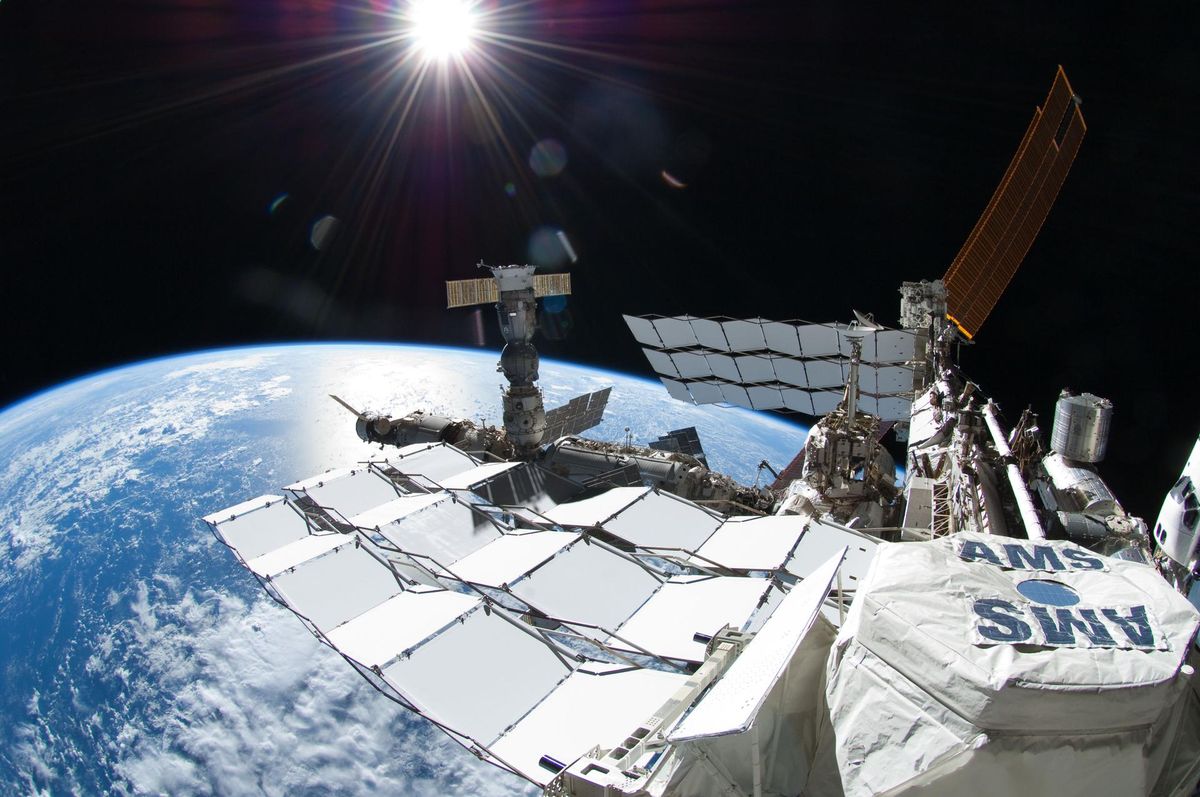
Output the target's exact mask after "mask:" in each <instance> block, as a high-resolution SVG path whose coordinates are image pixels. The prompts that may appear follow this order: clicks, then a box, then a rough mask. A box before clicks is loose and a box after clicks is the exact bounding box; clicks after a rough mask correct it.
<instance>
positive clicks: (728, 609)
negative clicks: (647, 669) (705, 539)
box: [611, 576, 771, 661]
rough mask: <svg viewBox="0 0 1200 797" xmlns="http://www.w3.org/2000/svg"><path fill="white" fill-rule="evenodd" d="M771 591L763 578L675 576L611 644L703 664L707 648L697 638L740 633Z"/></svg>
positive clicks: (627, 622) (639, 611) (626, 623)
mask: <svg viewBox="0 0 1200 797" xmlns="http://www.w3.org/2000/svg"><path fill="white" fill-rule="evenodd" d="M770 589H771V581H770V580H769V579H765V578H737V577H722V576H676V577H674V578H672V579H671V580H670V581H669V582H667V583H666V584H664V585H663V586H662V588H661V589H659V590H658V592H656V593H654V595H652V596H651V597H650V598H649V600H647V601H646V602H645V604H644V605H642V606H641V608H639V609H638V610H637V612H636V613H635V614H634V615H633V616H632V617H630V618H629V620H628V621H626V622H625V624H624V625H622V626H621V627H620V628H618V629H617V637H619V638H614V639H613V640H611V644H612V645H613V646H614V647H617V648H621V647H625V645H624V644H622V643H628V644H633V645H636V646H637V647H640V648H644V649H645V650H649V651H650V652H651V653H656V654H658V655H659V656H663V657H665V658H670V659H683V660H687V661H703V660H704V649H705V643H703V642H697V641H696V639H695V638H694V637H695V634H697V633H699V634H704V635H706V636H712V635H714V634H715V633H716V632H717V631H719V630H720V629H721V628H722V627H723V626H725V625H729V626H732V627H733V628H737V629H740V628H742V626H743V625H744V624H745V623H746V622H747V621H748V620H749V619H750V616H751V615H752V614H753V613H754V610H755V609H756V608H757V607H758V605H759V603H760V602H761V601H762V600H763V598H764V596H765V595H766V593H767V591H768V590H770ZM635 649H636V648H635Z"/></svg>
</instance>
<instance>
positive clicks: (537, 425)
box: [504, 385, 546, 454]
mask: <svg viewBox="0 0 1200 797" xmlns="http://www.w3.org/2000/svg"><path fill="white" fill-rule="evenodd" d="M504 431H505V434H506V436H507V437H508V439H509V440H510V441H511V442H512V444H513V445H514V446H516V447H517V449H518V450H519V451H520V452H521V453H526V454H527V453H528V452H529V451H530V450H531V449H533V448H536V447H537V445H538V444H539V443H541V442H542V435H543V434H545V432H546V410H545V408H544V407H543V406H542V391H540V390H538V389H537V388H536V387H534V386H532V385H524V386H521V385H511V386H509V388H508V390H506V391H505V393H504Z"/></svg>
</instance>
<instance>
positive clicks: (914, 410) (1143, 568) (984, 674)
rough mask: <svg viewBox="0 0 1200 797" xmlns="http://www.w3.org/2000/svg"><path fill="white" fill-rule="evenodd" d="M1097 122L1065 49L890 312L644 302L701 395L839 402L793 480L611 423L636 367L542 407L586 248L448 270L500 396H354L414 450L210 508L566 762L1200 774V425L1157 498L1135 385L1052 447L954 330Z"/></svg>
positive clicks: (1055, 789)
mask: <svg viewBox="0 0 1200 797" xmlns="http://www.w3.org/2000/svg"><path fill="white" fill-rule="evenodd" d="M1085 129H1086V128H1085V125H1084V121H1083V116H1082V114H1081V112H1080V107H1079V102H1078V99H1077V98H1076V96H1075V95H1074V93H1073V92H1072V90H1071V88H1070V85H1069V83H1068V82H1067V79H1066V76H1065V74H1064V73H1063V72H1062V70H1061V69H1059V71H1058V73H1057V74H1056V76H1055V79H1054V83H1053V85H1052V87H1051V90H1050V94H1049V96H1048V97H1047V99H1046V101H1045V103H1044V104H1043V105H1042V106H1041V107H1040V108H1038V109H1037V110H1036V112H1035V114H1034V118H1033V121H1032V122H1031V123H1030V125H1029V128H1028V130H1027V131H1026V133H1025V136H1024V138H1023V139H1022V141H1021V144H1020V146H1019V148H1018V150H1017V153H1016V155H1015V156H1014V158H1013V160H1012V162H1011V164H1010V165H1009V167H1008V169H1007V171H1006V172H1005V174H1004V176H1003V178H1002V180H1001V182H1000V185H999V187H998V188H997V189H996V192H995V194H994V195H993V197H992V199H991V201H990V202H989V203H988V205H987V208H986V209H985V210H984V213H983V215H982V216H981V218H980V220H979V222H978V224H977V225H976V226H975V228H974V229H973V230H972V231H971V233H970V235H969V236H968V238H967V241H966V243H965V244H964V246H963V248H962V251H961V252H960V253H959V255H958V256H957V257H956V258H955V260H954V262H953V263H952V264H951V266H950V268H949V270H948V271H947V272H946V274H945V275H944V277H943V278H942V279H940V280H936V281H929V282H906V283H904V284H903V285H902V286H901V290H900V294H901V309H900V320H899V324H898V326H896V327H894V328H892V327H887V326H885V325H883V324H880V323H877V322H876V321H874V319H872V318H870V317H867V316H862V315H858V314H856V317H855V320H854V321H852V322H850V323H809V322H804V321H771V320H766V319H761V318H751V319H732V318H698V317H692V316H687V315H675V316H642V317H635V316H626V317H625V320H626V322H627V324H628V326H629V329H630V331H631V332H632V334H633V337H634V338H635V339H636V340H637V342H638V343H639V344H640V345H641V346H642V347H643V350H644V351H645V354H646V357H647V359H648V361H649V363H650V365H651V367H652V368H653V369H654V371H655V372H657V374H658V375H659V376H660V378H661V379H662V382H663V385H664V386H665V388H666V390H667V392H668V393H669V394H670V395H671V396H673V397H674V398H676V399H679V400H683V401H690V402H697V403H721V404H731V405H738V406H742V407H749V408H752V409H758V410H777V411H792V412H798V413H802V414H805V415H810V416H815V417H817V418H819V420H818V421H817V422H816V423H815V425H814V426H813V428H812V431H811V432H810V434H809V436H808V438H807V440H806V441H805V443H804V446H803V447H802V449H801V450H800V452H799V453H798V454H797V455H796V457H795V458H794V460H793V461H792V462H791V463H790V464H788V465H787V466H786V467H785V468H783V469H782V470H780V471H779V472H778V473H776V474H775V475H776V477H777V478H776V479H775V481H774V483H773V484H771V485H770V486H768V487H747V486H745V485H741V484H738V483H737V482H735V481H734V480H733V479H731V478H729V477H728V476H725V475H723V474H720V473H717V472H715V471H713V470H711V469H710V468H709V467H708V466H707V462H706V460H705V458H704V454H703V448H702V445H701V441H700V440H699V439H698V438H697V436H696V435H695V432H694V430H686V429H684V430H675V431H672V432H670V433H668V434H666V435H664V436H663V437H662V438H660V439H659V440H657V441H655V442H654V443H652V444H651V445H650V446H635V445H632V444H630V442H629V441H625V442H624V443H623V444H616V443H606V442H601V441H595V440H589V439H587V438H585V437H583V436H582V433H583V432H585V431H587V430H588V429H589V428H591V427H593V426H594V425H596V424H597V423H598V422H599V421H600V419H601V417H602V415H603V412H604V408H605V405H606V402H607V399H608V391H607V390H604V391H599V392H597V393H592V394H588V395H584V396H580V397H578V398H576V399H573V400H572V401H571V402H569V403H568V404H567V405H565V406H563V407H559V408H557V409H552V410H550V411H548V412H547V411H546V410H545V408H544V406H543V403H542V394H541V391H540V390H539V389H538V387H537V385H536V382H537V378H538V356H537V351H536V349H535V348H534V345H533V342H532V340H533V335H534V332H535V329H536V326H537V300H538V298H539V297H542V296H549V295H555V294H564V293H569V292H570V289H571V286H570V278H569V276H568V275H566V274H538V273H535V269H534V267H532V266H499V267H491V268H489V269H488V270H489V272H490V276H485V277H483V278H480V279H472V280H460V281H456V282H451V283H449V284H448V286H447V293H448V304H449V305H450V306H451V307H460V306H468V305H475V304H494V305H495V307H496V310H497V314H498V317H499V322H500V328H501V332H502V333H503V336H504V340H505V346H504V350H503V352H502V353H501V357H500V363H499V367H498V370H499V371H501V372H502V373H503V374H504V377H505V379H506V380H507V382H508V385H507V387H506V388H505V390H504V393H503V406H504V425H503V428H496V427H488V426H484V425H479V424H476V423H474V422H472V421H469V420H463V419H454V418H446V417H440V416H437V415H432V414H428V413H425V412H413V413H411V414H409V415H406V416H403V417H392V416H389V415H385V414H378V413H371V412H364V411H360V410H357V409H354V408H353V406H352V405H351V404H350V403H348V402H346V401H343V400H342V399H338V401H339V402H341V403H342V404H343V405H344V406H346V407H347V409H349V410H350V411H351V412H353V413H354V415H355V416H356V419H357V431H358V435H359V436H360V437H361V438H362V439H364V440H368V441H372V442H377V443H381V444H383V446H384V447H385V451H386V452H387V453H384V454H382V455H381V456H380V458H379V459H375V460H372V461H369V462H362V463H357V464H354V465H352V466H350V467H347V468H343V469H340V470H332V471H328V472H326V473H323V474H320V475H317V476H315V477H313V478H311V479H307V480H305V481H301V482H297V483H295V484H292V485H289V486H287V487H285V488H283V490H282V491H281V492H280V493H279V494H275V495H265V496H261V497H258V498H255V499H252V500H250V501H247V502H245V503H242V504H239V505H237V506H234V507H231V508H229V509H226V510H223V511H220V512H215V513H213V514H211V515H209V516H208V517H207V518H205V520H206V521H207V522H208V523H209V525H210V526H211V528H212V530H213V532H214V533H215V535H216V536H217V538H218V539H220V540H221V541H222V542H224V543H225V544H226V545H227V546H228V547H229V548H230V549H231V550H232V551H233V552H234V555H235V556H236V557H237V559H238V561H239V562H240V563H241V564H243V565H244V566H245V567H246V568H247V569H248V570H249V571H250V572H251V573H252V574H253V575H254V576H255V578H257V579H258V580H259V582H260V583H261V584H262V586H263V588H264V589H265V590H266V591H267V592H268V594H270V595H271V596H272V597H273V598H274V599H276V600H277V601H279V602H280V603H281V604H283V605H284V606H286V607H287V608H288V609H290V610H291V611H293V612H294V613H295V614H296V615H297V617H299V618H300V620H301V622H302V623H303V624H304V625H305V626H306V627H307V628H308V629H309V631H311V632H312V633H313V634H315V635H316V636H317V638H318V639H320V640H321V641H322V642H324V643H325V644H327V645H328V646H330V647H331V648H333V649H334V650H335V651H337V652H338V653H339V654H341V655H342V656H343V657H344V658H345V660H346V661H347V662H348V663H349V665H350V666H352V667H353V668H354V669H355V670H357V671H358V672H359V673H360V674H361V675H362V676H363V677H364V678H366V679H367V680H368V681H369V682H370V683H371V684H372V685H373V686H375V687H376V688H377V689H378V690H379V691H380V692H381V693H383V694H384V695H386V696H387V697H389V698H390V699H392V700H393V701H395V702H396V703H398V704H400V705H401V706H403V707H405V708H406V709H408V710H410V711H413V712H415V713H417V714H419V715H421V716H422V717H424V718H425V719H427V720H428V721H430V722H432V723H433V724H435V725H436V726H437V727H438V728H440V729H441V730H442V731H444V732H445V733H446V734H448V735H449V736H450V737H451V738H453V739H454V740H456V741H457V742H459V743H460V744H461V745H462V746H463V747H465V748H466V749H467V750H469V751H470V752H472V753H473V754H475V755H476V756H478V757H479V758H481V759H482V760H484V761H487V762H490V763H492V764H494V765H496V766H497V767H499V768H501V769H504V770H506V771H508V772H510V773H512V774H513V775H515V776H517V777H520V778H524V779H525V780H527V781H530V782H532V783H534V784H537V785H538V786H540V787H542V788H543V789H544V790H545V793H546V794H548V795H562V796H565V795H574V796H575V797H600V796H601V795H604V796H605V797H614V796H615V795H656V796H657V795H679V796H680V797H701V796H703V795H745V796H746V797H750V796H751V795H753V797H761V796H762V795H800V794H803V795H841V794H845V795H875V794H889V795H890V794H901V793H907V792H915V791H921V793H923V794H933V795H943V794H944V795H958V794H962V793H966V792H967V791H968V790H969V791H970V792H971V793H973V794H982V795H991V794H995V795H1007V794H1012V793H1014V792H1016V791H1017V790H1021V791H1024V792H1026V793H1031V794H1050V793H1063V794H1077V793H1092V794H1163V795H1168V794H1184V795H1186V794H1191V793H1192V790H1193V789H1194V788H1195V787H1196V784H1197V781H1198V780H1200V679H1198V678H1197V676H1196V667H1197V665H1198V664H1200V649H1198V648H1197V645H1196V634H1197V629H1198V627H1200V612H1198V611H1197V605H1196V604H1200V596H1198V593H1200V588H1197V586H1196V584H1197V580H1198V574H1197V561H1196V555H1197V538H1198V535H1197V532H1196V529H1197V523H1198V522H1200V517H1198V516H1200V505H1198V504H1197V497H1196V488H1195V482H1196V480H1197V479H1200V443H1198V447H1197V449H1196V451H1195V452H1193V454H1192V457H1191V459H1190V460H1189V461H1188V463H1187V466H1186V467H1185V471H1184V474H1183V476H1182V477H1181V478H1180V480H1179V482H1178V483H1177V484H1176V485H1175V487H1174V488H1173V489H1172V490H1171V492H1170V494H1169V495H1168V497H1167V499H1166V501H1165V502H1164V505H1163V509H1162V513H1161V514H1160V517H1159V518H1158V521H1157V523H1156V525H1155V528H1154V530H1153V532H1149V531H1148V530H1147V527H1146V524H1145V522H1144V521H1142V520H1141V519H1140V518H1137V517H1134V516H1132V515H1130V514H1129V513H1127V512H1126V511H1125V509H1124V508H1123V507H1122V505H1121V504H1120V502H1119V501H1118V500H1117V499H1116V497H1115V496H1114V495H1113V494H1112V491H1111V490H1110V489H1109V488H1108V486H1107V485H1106V484H1105V482H1104V480H1103V479H1102V477H1101V475H1100V473H1099V468H1098V466H1099V464H1100V463H1101V462H1102V461H1103V459H1104V457H1105V454H1106V448H1107V440H1108V436H1107V435H1108V427H1109V424H1110V421H1111V417H1112V406H1111V404H1110V403H1109V402H1108V401H1106V400H1105V399H1103V398H1100V397H1097V396H1093V395H1090V394H1086V393H1085V394H1082V395H1074V394H1071V393H1068V392H1064V393H1063V394H1062V395H1061V396H1060V397H1059V400H1058V404H1057V410H1056V413H1055V417H1054V422H1053V427H1052V430H1051V434H1050V439H1049V445H1048V447H1047V445H1046V442H1045V441H1044V438H1043V435H1042V433H1041V432H1040V430H1039V425H1038V421H1037V419H1036V418H1035V417H1034V416H1033V414H1032V413H1031V412H1029V411H1026V412H1025V413H1023V414H1022V415H1021V416H1020V417H1019V419H1018V420H1017V421H1016V423H1015V425H1013V426H1012V428H1006V427H1005V425H1004V422H1003V420H1002V418H1001V415H1000V413H999V411H998V409H997V407H996V405H995V403H994V402H992V401H991V400H990V399H988V398H987V396H986V395H985V393H984V392H983V390H982V389H981V388H980V387H979V386H977V385H976V384H975V383H974V382H972V381H970V380H969V379H968V378H967V377H966V376H965V375H964V374H963V373H962V372H961V371H960V370H959V368H958V364H957V360H956V350H957V346H958V344H959V343H961V342H962V341H963V340H969V339H971V338H974V337H975V336H976V334H977V333H978V332H979V330H980V328H981V326H982V325H983V323H984V321H985V320H986V318H987V317H988V314H989V313H990V312H991V310H992V308H993V307H994V306H995V304H996V302H997V301H998V300H999V298H1000V296H1001V294H1002V292H1003V291H1004V289H1005V287H1006V285H1007V283H1008V281H1009V280H1010V279H1011V277H1012V275H1013V273H1014V272H1015V271H1016V268H1017V266H1018V265H1019V264H1020V261H1021V260H1022V258H1023V257H1024V255H1025V253H1026V251H1027V250H1028V249H1029V247H1030V245H1031V244H1032V242H1033V239H1034V237H1035V236H1036V234H1037V232H1038V230H1039V228H1040V227H1041V225H1042V223H1043V221H1044V220H1045V218H1046V216H1047V214H1048V212H1049V209H1050V206H1051V204H1052V203H1053V200H1054V198H1055V196H1056V195H1057V193H1058V190H1059V188H1060V186H1061V185H1062V183H1063V180H1064V179H1065V177H1066V174H1067V171H1068V170H1069V168H1070V166H1071V162H1072V161H1073V159H1074V157H1075V154H1076V152H1077V150H1078V149H1079V146H1080V143H1081V141H1082V139H1083V136H1084V132H1085ZM481 265H482V264H481ZM888 434H892V435H894V437H895V440H896V441H897V443H898V444H901V443H902V444H904V446H905V451H906V455H905V463H904V464H905V466H906V478H905V480H904V483H903V484H902V485H897V483H896V479H895V463H894V461H893V457H892V454H891V453H889V450H888V448H887V447H886V446H885V445H884V443H883V441H884V438H885V436H886V435H888ZM388 447H390V448H388ZM1189 593H1190V595H1191V598H1192V600H1191V601H1190V602H1189V600H1188V598H1187V597H1185V596H1186V595H1188V594H1189Z"/></svg>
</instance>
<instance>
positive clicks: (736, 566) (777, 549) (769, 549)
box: [690, 515, 808, 571]
mask: <svg viewBox="0 0 1200 797" xmlns="http://www.w3.org/2000/svg"><path fill="white" fill-rule="evenodd" d="M807 526H808V519H807V518H804V517H801V516H799V515H769V516H766V517H731V518H727V519H726V520H725V522H724V523H722V524H721V527H720V528H719V529H717V530H716V531H715V532H714V533H713V535H712V536H711V537H709V538H708V540H707V541H706V542H705V543H704V544H703V545H702V546H700V549H699V550H698V551H696V554H697V555H696V557H694V558H693V559H692V560H690V561H692V562H694V563H695V564H699V565H702V566H708V563H716V564H719V565H721V566H722V567H725V568H728V569H730V570H745V571H750V570H760V571H770V570H778V569H780V568H782V567H783V564H784V562H786V561H787V559H788V557H789V556H791V553H792V551H793V550H794V549H795V547H796V543H797V542H798V541H799V540H800V535H801V534H803V533H804V530H805V528H806V527H807Z"/></svg>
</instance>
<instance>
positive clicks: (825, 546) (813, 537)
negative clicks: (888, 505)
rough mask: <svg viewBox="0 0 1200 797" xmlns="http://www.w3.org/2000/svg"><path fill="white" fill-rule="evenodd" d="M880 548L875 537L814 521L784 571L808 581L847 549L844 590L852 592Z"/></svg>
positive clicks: (843, 572)
mask: <svg viewBox="0 0 1200 797" xmlns="http://www.w3.org/2000/svg"><path fill="white" fill-rule="evenodd" d="M882 544H885V543H881V542H880V541H879V540H878V539H876V538H875V537H868V536H867V535H865V534H862V533H860V532H857V531H853V530H851V529H848V528H846V527H845V526H840V525H838V524H836V523H830V522H828V521H824V520H813V521H811V522H810V523H809V526H808V528H807V529H806V530H805V532H804V534H803V535H802V536H801V537H800V542H799V543H798V544H797V545H796V549H795V550H794V551H793V552H792V557H791V559H789V560H788V562H787V564H786V565H785V567H784V569H785V570H787V572H789V573H791V574H792V575H794V576H796V577H797V578H808V577H810V576H811V575H812V574H813V573H814V572H816V571H817V570H818V569H819V567H820V565H821V563H822V562H824V561H826V560H827V559H829V557H830V556H832V555H834V553H836V552H837V551H840V550H842V549H843V548H845V549H846V556H845V561H844V562H843V564H842V575H843V577H844V579H845V588H846V589H853V588H854V585H855V584H857V582H859V581H861V580H862V579H863V578H864V577H865V576H866V574H867V569H868V568H869V567H870V566H871V560H872V559H874V558H875V550H876V549H877V548H878V547H879V546H880V545H882Z"/></svg>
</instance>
